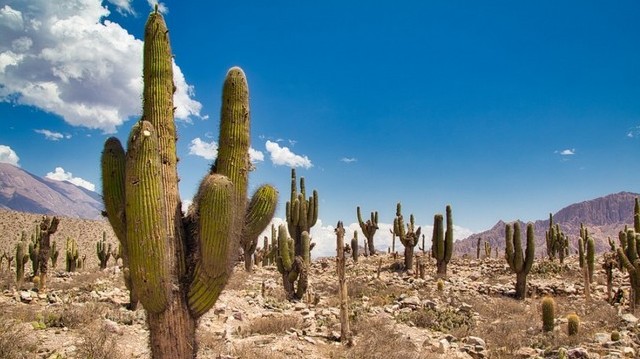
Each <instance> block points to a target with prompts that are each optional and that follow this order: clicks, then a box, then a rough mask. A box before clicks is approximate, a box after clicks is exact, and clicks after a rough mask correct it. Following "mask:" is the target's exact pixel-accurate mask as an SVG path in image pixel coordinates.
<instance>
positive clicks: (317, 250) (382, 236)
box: [258, 218, 474, 258]
mask: <svg viewBox="0 0 640 359" xmlns="http://www.w3.org/2000/svg"><path fill="white" fill-rule="evenodd" d="M271 223H274V224H275V225H276V227H278V225H280V224H283V223H284V224H285V225H286V220H284V219H282V218H274V219H273V220H272V221H271ZM336 224H337V223H336ZM378 227H379V228H378V230H377V231H376V234H375V235H374V238H373V241H374V244H375V248H376V251H381V252H386V251H387V248H391V243H392V239H391V232H390V231H389V230H390V229H392V228H393V224H391V223H379V224H378ZM344 230H345V237H344V240H345V243H351V239H352V238H353V233H354V231H357V232H358V241H359V243H360V246H363V245H364V244H363V243H364V242H363V241H364V240H365V237H364V234H362V230H361V229H360V225H358V223H357V222H356V223H351V224H348V225H347V224H344ZM473 233H474V232H473V231H471V230H470V229H467V228H464V227H460V226H456V225H454V226H453V239H454V241H457V240H460V239H465V238H467V237H468V236H470V235H472V234H473ZM422 234H424V235H425V246H426V247H427V248H426V249H427V250H429V249H430V248H431V235H432V234H433V225H427V226H422ZM264 236H267V237H269V239H271V225H269V226H268V227H267V228H266V229H265V230H264V231H263V232H262V233H261V234H260V237H259V238H262V237H264ZM311 242H313V243H315V244H316V245H315V247H314V248H313V250H312V251H311V256H312V257H313V258H318V257H332V256H335V255H336V234H335V227H334V226H333V224H327V225H325V224H324V223H323V222H322V220H321V219H318V221H317V222H316V225H315V226H313V227H311ZM258 243H259V246H260V247H261V246H262V239H260V241H259V242H258ZM421 246H422V238H421V239H420V243H419V244H418V246H416V248H415V250H416V251H417V250H418V247H421ZM395 250H396V251H397V252H398V253H402V252H403V251H404V247H403V246H402V243H400V240H399V239H398V238H397V237H396V244H395Z"/></svg>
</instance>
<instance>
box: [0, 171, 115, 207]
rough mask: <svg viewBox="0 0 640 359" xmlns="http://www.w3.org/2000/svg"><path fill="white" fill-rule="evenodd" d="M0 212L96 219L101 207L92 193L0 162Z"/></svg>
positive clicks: (99, 200)
mask: <svg viewBox="0 0 640 359" xmlns="http://www.w3.org/2000/svg"><path fill="white" fill-rule="evenodd" d="M0 209H7V210H14V211H22V212H30V213H39V214H57V215H61V216H66V217H73V218H86V219H99V218H100V217H101V215H100V212H101V211H102V209H103V205H102V198H100V195H98V194H97V193H95V192H92V191H89V190H86V189H84V188H81V187H78V186H76V185H73V184H71V183H69V182H63V181H54V180H51V179H48V178H42V177H38V176H36V175H34V174H31V173H29V172H27V171H25V170H23V169H21V168H18V167H15V166H12V165H10V164H7V163H0Z"/></svg>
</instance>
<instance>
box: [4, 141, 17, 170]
mask: <svg viewBox="0 0 640 359" xmlns="http://www.w3.org/2000/svg"><path fill="white" fill-rule="evenodd" d="M18 161H20V157H18V155H17V154H16V151H14V150H12V149H11V147H9V146H5V145H0V163H8V164H10V165H14V166H16V167H20V165H19V164H18Z"/></svg>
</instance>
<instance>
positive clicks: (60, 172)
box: [45, 167, 96, 191]
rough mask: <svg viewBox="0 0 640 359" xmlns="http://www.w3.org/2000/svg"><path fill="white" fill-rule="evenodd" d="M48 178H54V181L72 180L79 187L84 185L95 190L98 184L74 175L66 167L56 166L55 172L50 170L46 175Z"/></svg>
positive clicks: (90, 189)
mask: <svg viewBox="0 0 640 359" xmlns="http://www.w3.org/2000/svg"><path fill="white" fill-rule="evenodd" d="M45 177H47V178H48V179H52V180H54V181H67V182H71V183H73V184H74V185H76V186H78V187H83V188H86V189H88V190H89V191H95V190H96V185H94V184H93V183H91V182H89V181H87V180H84V179H82V178H80V177H73V173H71V172H66V171H65V170H64V168H62V167H56V169H55V170H54V171H53V172H49V173H47V175H46V176H45Z"/></svg>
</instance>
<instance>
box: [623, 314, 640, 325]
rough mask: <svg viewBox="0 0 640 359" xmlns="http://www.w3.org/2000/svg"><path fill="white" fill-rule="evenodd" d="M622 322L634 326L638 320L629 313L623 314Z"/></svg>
mask: <svg viewBox="0 0 640 359" xmlns="http://www.w3.org/2000/svg"><path fill="white" fill-rule="evenodd" d="M622 320H623V321H625V322H626V323H629V324H636V323H637V322H638V318H636V316H635V315H633V314H631V313H625V314H623V315H622Z"/></svg>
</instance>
